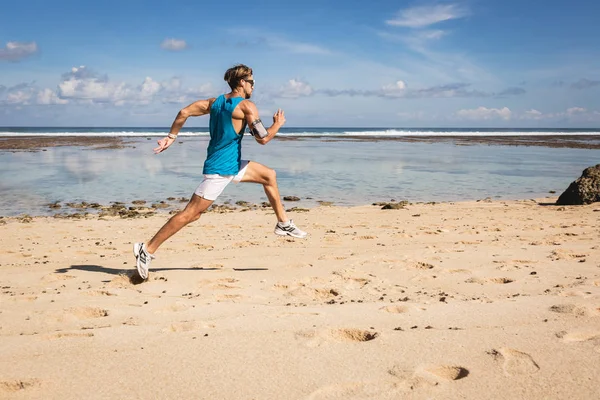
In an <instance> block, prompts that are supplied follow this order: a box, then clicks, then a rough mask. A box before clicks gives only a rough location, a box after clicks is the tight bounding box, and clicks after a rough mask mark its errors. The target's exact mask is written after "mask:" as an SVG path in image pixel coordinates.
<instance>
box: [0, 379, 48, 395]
mask: <svg viewBox="0 0 600 400" xmlns="http://www.w3.org/2000/svg"><path fill="white" fill-rule="evenodd" d="M39 386H40V381H39V380H37V379H25V380H21V379H15V380H12V381H0V393H2V392H5V393H16V392H20V391H22V390H27V389H29V388H34V387H39Z"/></svg>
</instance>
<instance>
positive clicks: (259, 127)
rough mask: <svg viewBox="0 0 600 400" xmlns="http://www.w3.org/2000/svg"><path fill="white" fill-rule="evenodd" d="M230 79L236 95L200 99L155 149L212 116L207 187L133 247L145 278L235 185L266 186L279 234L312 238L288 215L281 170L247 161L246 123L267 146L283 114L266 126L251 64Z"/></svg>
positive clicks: (232, 73)
mask: <svg viewBox="0 0 600 400" xmlns="http://www.w3.org/2000/svg"><path fill="white" fill-rule="evenodd" d="M225 81H227V83H228V84H229V87H230V88H231V92H230V93H227V94H222V95H221V96H219V97H217V98H210V99H206V100H198V101H196V102H195V103H192V104H190V105H189V106H187V107H185V108H184V109H182V110H181V111H179V113H178V114H177V117H176V118H175V121H173V124H172V126H171V131H170V133H169V134H168V135H167V136H166V137H165V138H163V139H160V140H159V141H158V147H157V148H155V149H154V153H155V154H159V153H161V152H163V151H165V150H166V149H168V148H169V146H171V145H172V144H173V143H174V142H175V139H176V138H177V134H178V133H179V131H180V130H181V128H182V127H183V125H184V124H185V121H186V120H187V119H188V118H189V117H198V116H201V115H206V114H209V113H210V123H209V130H210V141H209V143H208V150H207V156H206V160H205V161H204V169H203V172H202V173H203V175H204V179H203V181H202V183H200V185H199V186H198V188H197V189H196V191H195V192H194V194H193V195H192V198H191V199H190V202H189V203H188V204H187V206H186V207H185V209H184V210H183V211H180V212H179V213H177V214H175V215H174V216H173V217H171V219H169V221H168V222H167V223H166V224H165V225H163V227H162V228H160V229H159V231H158V232H157V233H156V235H154V237H153V238H152V239H150V241H149V242H147V243H135V244H134V245H133V254H134V255H135V259H136V267H137V270H138V273H139V274H140V276H141V277H142V279H147V278H148V270H149V268H150V262H151V260H152V259H153V258H154V254H155V253H156V251H157V250H158V248H159V247H160V245H162V244H163V243H164V242H165V241H166V240H167V239H169V238H170V237H171V236H173V235H174V234H175V233H177V232H178V231H179V230H180V229H181V228H183V227H184V226H186V225H187V224H189V223H190V222H193V221H196V220H198V219H199V218H200V216H201V215H202V213H203V212H205V211H206V210H207V209H208V208H209V207H210V206H211V204H213V202H214V201H215V200H216V199H217V197H219V195H220V194H221V193H222V192H223V190H224V189H225V187H226V186H227V185H228V184H229V183H230V182H232V181H233V182H235V183H239V182H252V183H259V184H261V185H263V188H264V190H265V193H266V195H267V198H268V199H269V202H270V203H271V206H272V207H273V210H274V211H275V215H276V216H277V221H278V222H277V225H275V234H277V235H281V236H293V237H295V238H304V237H306V232H304V231H301V230H300V229H298V227H296V225H294V222H293V221H292V220H289V219H288V218H287V216H286V214H285V210H284V209H283V205H282V204H281V199H280V196H279V189H278V188H277V178H276V174H275V171H274V170H272V169H271V168H268V167H266V166H264V165H262V164H259V163H257V162H254V161H247V160H242V159H241V150H242V139H243V137H244V131H245V129H246V125H248V126H249V127H250V132H251V134H252V135H253V136H254V139H255V140H256V141H257V142H258V143H260V144H267V143H269V142H270V141H271V139H273V138H274V137H275V135H276V134H277V132H278V131H279V129H280V128H281V127H282V126H283V124H285V116H284V113H283V111H282V110H281V109H279V110H277V112H276V113H275V115H274V116H273V124H272V125H271V126H270V127H269V128H265V126H264V125H263V123H262V122H261V120H260V117H259V115H258V110H257V108H256V105H255V104H254V103H253V102H251V101H250V100H249V99H250V97H251V96H252V92H253V90H254V77H253V75H252V69H251V68H249V67H247V66H246V65H243V64H240V65H236V66H234V67H232V68H230V69H228V70H227V72H225Z"/></svg>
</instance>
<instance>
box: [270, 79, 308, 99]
mask: <svg viewBox="0 0 600 400" xmlns="http://www.w3.org/2000/svg"><path fill="white" fill-rule="evenodd" d="M313 92H314V90H313V88H312V87H311V86H310V85H309V84H308V83H306V82H302V81H301V80H298V79H290V80H289V81H287V83H286V84H285V86H283V87H282V88H281V89H280V90H279V92H278V93H277V97H284V98H291V99H296V98H298V97H305V96H310V95H311V94H313Z"/></svg>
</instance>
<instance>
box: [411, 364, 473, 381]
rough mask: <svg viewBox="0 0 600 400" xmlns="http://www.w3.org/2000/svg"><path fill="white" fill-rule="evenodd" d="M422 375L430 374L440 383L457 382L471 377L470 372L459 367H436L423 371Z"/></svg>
mask: <svg viewBox="0 0 600 400" xmlns="http://www.w3.org/2000/svg"><path fill="white" fill-rule="evenodd" d="M420 372H421V374H429V375H431V377H433V378H434V379H436V380H438V381H446V382H450V381H456V380H458V379H462V378H465V377H466V376H468V375H469V370H468V369H466V368H463V367H461V366H458V365H436V366H432V367H425V368H422V369H421V371H420Z"/></svg>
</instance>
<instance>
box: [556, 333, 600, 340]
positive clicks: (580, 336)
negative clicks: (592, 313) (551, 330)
mask: <svg viewBox="0 0 600 400" xmlns="http://www.w3.org/2000/svg"><path fill="white" fill-rule="evenodd" d="M557 336H560V337H561V338H562V340H563V341H565V342H587V341H588V340H596V339H598V340H600V332H598V331H575V332H568V333H565V334H561V335H557Z"/></svg>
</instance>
